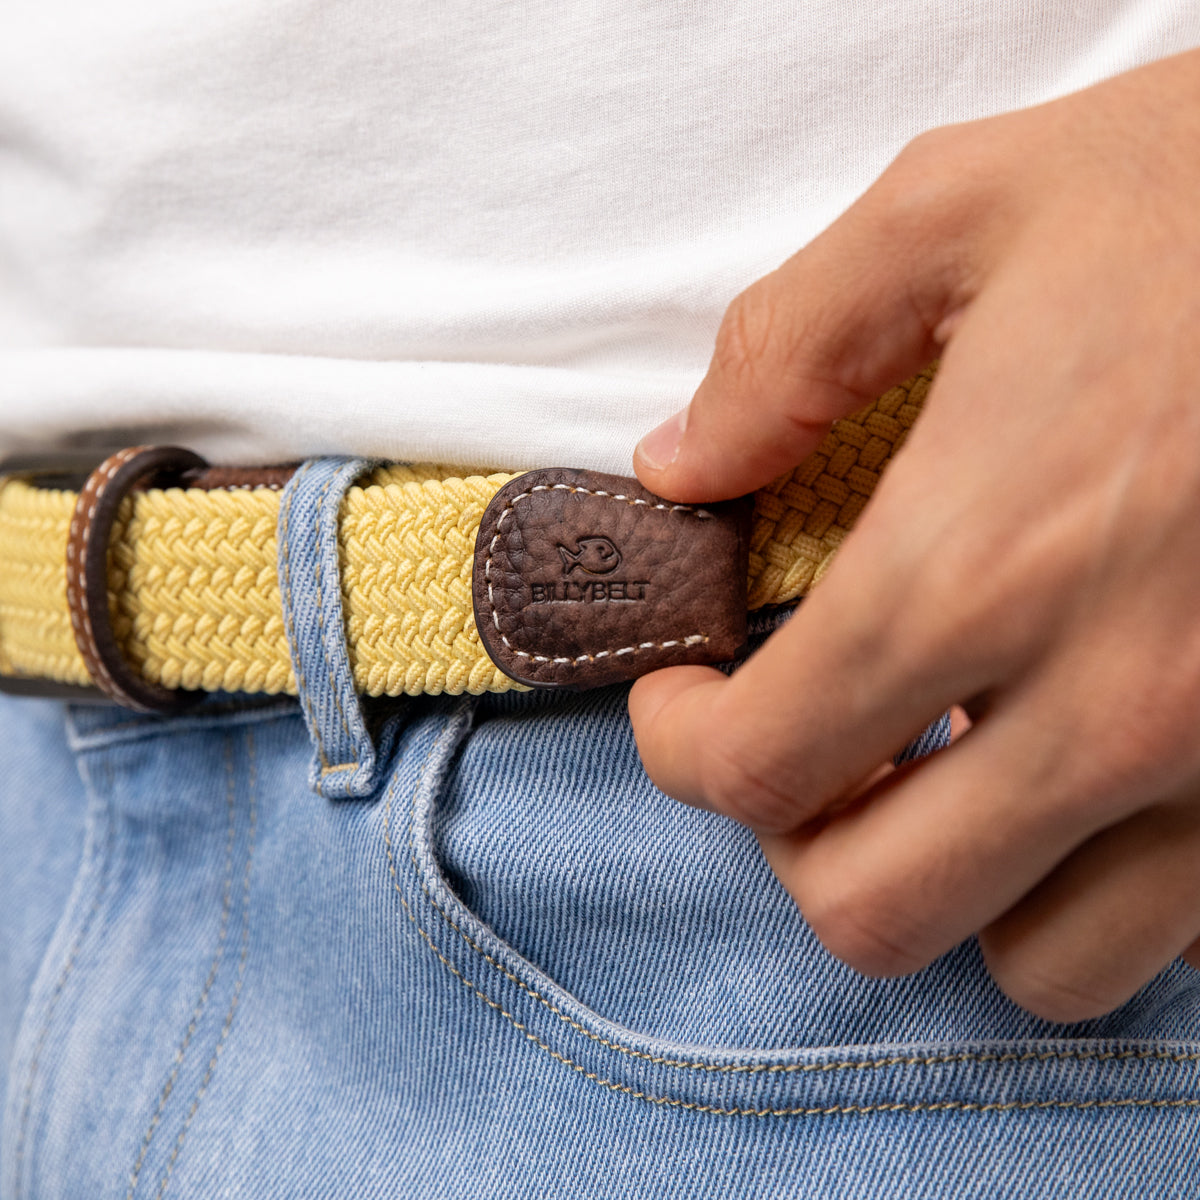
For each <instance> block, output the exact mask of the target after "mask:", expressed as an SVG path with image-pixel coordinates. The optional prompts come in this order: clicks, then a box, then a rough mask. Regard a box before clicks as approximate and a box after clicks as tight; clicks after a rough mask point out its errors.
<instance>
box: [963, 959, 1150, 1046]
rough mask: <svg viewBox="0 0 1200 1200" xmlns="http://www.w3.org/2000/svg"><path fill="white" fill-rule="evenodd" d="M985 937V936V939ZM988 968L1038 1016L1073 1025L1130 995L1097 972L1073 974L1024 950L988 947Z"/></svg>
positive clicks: (1011, 994)
mask: <svg viewBox="0 0 1200 1200" xmlns="http://www.w3.org/2000/svg"><path fill="white" fill-rule="evenodd" d="M981 940H982V939H981ZM986 956H987V964H988V970H989V971H990V972H991V974H992V978H993V979H994V980H995V981H996V984H997V986H998V987H999V988H1000V990H1001V991H1002V992H1003V993H1004V994H1005V995H1006V996H1007V997H1008V998H1009V999H1010V1000H1012V1001H1013V1002H1014V1003H1016V1004H1018V1005H1020V1007H1021V1008H1023V1009H1025V1010H1026V1011H1027V1012H1031V1013H1033V1014H1034V1016H1037V1017H1041V1018H1042V1019H1043V1020H1045V1021H1053V1022H1055V1023H1056V1024H1062V1025H1070V1024H1074V1023H1075V1022H1077V1021H1088V1020H1091V1019H1093V1018H1095V1017H1101V1016H1104V1014H1105V1013H1109V1012H1111V1011H1112V1010H1113V1009H1114V1008H1116V1007H1118V1005H1120V1004H1121V1003H1122V1002H1123V1001H1124V1000H1125V999H1126V998H1127V997H1126V996H1125V995H1124V994H1122V993H1120V992H1117V991H1116V990H1114V988H1113V987H1112V986H1111V984H1107V983H1106V982H1105V981H1103V980H1101V979H1098V978H1096V977H1094V976H1086V975H1078V974H1076V975H1073V974H1072V973H1071V972H1070V971H1068V970H1067V969H1066V968H1064V967H1063V966H1061V965H1058V966H1053V965H1051V964H1049V963H1046V962H1043V961H1042V960H1041V959H1040V958H1037V957H1035V956H1033V955H1031V954H1028V953H1023V952H1021V951H1019V950H1018V951H1007V952H1003V953H998V952H997V951H996V950H995V949H993V948H988V950H987V955H986Z"/></svg>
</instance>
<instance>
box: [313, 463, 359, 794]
mask: <svg viewBox="0 0 1200 1200" xmlns="http://www.w3.org/2000/svg"><path fill="white" fill-rule="evenodd" d="M333 479H334V476H333V475H330V476H329V478H328V479H326V480H325V486H324V487H323V488H321V494H320V496H318V497H317V503H316V513H315V515H314V517H313V532H314V534H315V536H316V550H317V552H316V555H315V556H314V557H315V559H316V577H317V635H318V639H319V641H320V645H321V657H322V658H323V659H324V660H325V678H326V681H327V682H328V684H329V691H330V693H331V694H332V695H333V703H334V705H335V706H336V708H337V711H338V717H339V719H340V720H341V722H342V732H343V733H344V734H345V735H346V740H347V741H348V742H350V743H352V744H353V742H354V739H353V738H352V737H351V736H350V726H349V724H348V723H347V721H346V712H345V709H343V708H342V699H341V696H340V695H339V694H338V685H337V680H336V679H335V678H334V670H333V664H332V663H330V661H329V655H328V654H326V653H325V604H324V601H323V599H322V596H321V509H322V508H323V507H324V504H325V496H326V494H327V493H328V491H329V485H330V484H331V483H333ZM333 544H334V553H335V554H336V553H337V521H336V520H335V521H334V537H333ZM338 587H339V588H340V587H341V584H340V583H339V584H338ZM341 638H342V641H343V643H344V642H345V640H346V631H345V629H343V630H342V632H341ZM357 766H358V758H357V755H356V756H355V758H354V762H353V763H342V764H340V765H339V766H336V767H332V768H328V767H327V768H326V770H334V771H341V770H345V769H346V768H348V767H357ZM321 774H322V775H324V774H325V772H324V771H322V772H321Z"/></svg>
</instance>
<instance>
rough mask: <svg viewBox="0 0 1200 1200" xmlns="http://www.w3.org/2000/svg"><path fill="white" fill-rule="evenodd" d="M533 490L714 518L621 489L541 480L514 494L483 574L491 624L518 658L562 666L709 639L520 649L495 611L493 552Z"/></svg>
mask: <svg viewBox="0 0 1200 1200" xmlns="http://www.w3.org/2000/svg"><path fill="white" fill-rule="evenodd" d="M534 492H574V493H580V494H582V495H584V496H599V497H601V498H603V499H605V500H620V501H623V502H624V503H626V504H629V505H636V504H640V505H642V506H643V507H645V508H654V509H659V510H660V511H662V512H668V513H673V512H685V513H691V514H692V516H694V517H695V518H696V519H697V520H699V521H710V520H712V513H710V512H708V511H707V510H706V509H703V508H693V507H692V506H691V505H689V504H655V503H653V502H652V501H650V500H642V499H640V498H639V497H637V496H626V495H624V494H623V493H620V492H615V493H614V492H605V491H599V490H594V489H592V488H581V487H575V486H573V485H572V484H569V483H539V484H537V485H536V486H534V487H531V488H530V489H529V490H528V491H524V492H522V493H521V494H520V495H519V496H514V497H513V498H512V499H511V500H510V501H509V502H508V503H507V504H506V505H505V506H504V511H503V512H502V513H501V514H500V516H499V518H498V519H497V521H496V532H495V534H494V535H493V537H492V540H491V542H490V543H489V545H488V555H487V559H486V560H485V561H484V564H483V577H484V578H485V579H486V580H487V594H488V605H489V606H490V607H491V610H492V624H493V625H494V626H495V627H496V632H497V633H498V634H499V635H500V640H501V641H502V642H503V643H504V646H505V648H506V649H507V650H508V652H509V653H510V654H513V655H515V656H516V657H517V658H527V659H529V661H530V662H534V663H556V664H558V665H560V666H568V667H575V666H578V665H579V664H580V663H581V662H595V661H596V660H597V659H600V658H607V657H609V655H612V657H614V658H616V657H619V656H620V655H622V654H634V653H636V652H637V651H638V650H669V649H670V648H671V647H672V646H696V645H699V644H700V643H701V642H707V641H708V634H706V633H691V634H688V635H687V636H686V637H682V638H671V639H670V640H669V641H666V642H640V643H638V644H637V645H634V646H622V647H621V648H620V649H619V650H597V651H596V652H595V653H594V654H580V655H578V656H576V657H575V658H570V657H559V658H552V657H550V656H549V655H546V654H531V653H530V652H529V651H528V650H518V649H517V648H516V647H515V646H514V645H513V644H512V642H510V641H509V640H508V638H507V637H506V636H505V634H504V631H503V630H502V629H501V628H500V618H499V617H498V616H497V615H496V600H495V597H494V596H493V594H492V555H493V554H494V553H495V552H496V543H497V542H498V541H499V540H500V534H501V531H502V530H503V527H504V520H505V518H506V517H507V516H508V514H509V513H510V512H512V511H513V509H514V508H515V507H516V506H517V504H518V503H520V501H522V500H524V499H526V498H527V497H529V496H532V495H533V493H534Z"/></svg>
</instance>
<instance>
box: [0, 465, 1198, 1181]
mask: <svg viewBox="0 0 1200 1200" xmlns="http://www.w3.org/2000/svg"><path fill="white" fill-rule="evenodd" d="M350 474H352V471H351V470H350V469H349V468H348V467H346V465H345V464H333V463H317V464H314V465H312V466H311V467H310V468H308V469H307V470H306V471H305V472H304V473H303V474H302V475H301V476H299V477H298V479H297V482H296V483H295V484H294V485H293V492H290V493H289V494H288V495H287V496H285V507H286V504H287V502H288V501H290V513H291V524H290V526H289V528H288V530H287V536H286V537H283V536H281V540H280V545H281V578H283V579H284V582H285V589H284V590H285V595H286V594H289V593H290V614H289V620H290V622H291V629H292V631H293V634H294V644H295V654H296V662H297V666H298V668H299V667H301V666H302V667H303V672H302V675H303V681H304V682H303V694H302V696H301V698H300V701H299V703H297V702H296V701H295V700H266V701H263V700H254V699H249V698H244V697H243V698H237V697H216V698H214V699H212V700H211V701H209V702H208V703H207V704H205V705H204V706H202V707H201V708H200V709H199V710H197V711H194V712H192V713H191V714H188V715H185V716H181V717H176V718H171V719H159V718H154V717H145V716H138V715H134V714H130V713H126V712H122V711H120V710H118V709H115V708H105V707H79V708H75V709H72V710H70V711H65V710H64V709H63V708H62V707H61V706H59V705H57V704H54V703H52V702H49V701H36V700H23V699H5V700H3V702H2V703H0V914H2V915H0V1064H2V1069H3V1071H4V1085H3V1086H4V1088H5V1104H4V1112H3V1126H2V1129H0V1196H2V1197H3V1200H33V1198H36V1200H53V1198H56V1197H86V1198H88V1200H92V1198H99V1197H118V1198H119V1197H128V1196H133V1197H158V1196H164V1195H166V1196H169V1197H211V1196H218V1195H220V1196H246V1197H255V1198H257V1197H295V1196H302V1197H307V1196H322V1197H324V1196H329V1197H372V1198H374V1197H390V1198H396V1197H399V1198H403V1197H422V1198H424V1197H429V1198H434V1197H438V1198H440V1197H493V1196H494V1197H504V1198H506V1200H517V1198H522V1197H535V1196H536V1197H556V1198H557V1197H564V1198H569V1197H622V1196H645V1197H667V1198H671V1197H742V1196H772V1197H774V1196H786V1197H822V1198H825V1197H841V1198H845V1200H877V1198H878V1200H882V1198H884V1197H887V1198H889V1200H891V1198H894V1197H913V1198H923V1197H956V1198H958V1197H987V1198H989V1200H997V1198H999V1200H1004V1198H1009V1197H1012V1198H1016V1197H1021V1198H1022V1200H1027V1198H1030V1197H1035V1198H1042V1197H1046V1198H1049V1197H1053V1198H1055V1200H1066V1198H1071V1197H1089V1198H1096V1197H1100V1198H1105V1197H1148V1198H1154V1200H1159V1198H1163V1197H1180V1198H1182V1197H1188V1198H1192V1200H1194V1198H1195V1197H1197V1196H1200V1039H1198V1037H1197V1034H1198V1031H1200V974H1198V973H1196V972H1194V971H1192V969H1191V968H1189V967H1187V966H1185V965H1184V964H1182V963H1176V964H1175V965H1173V966H1172V967H1170V968H1169V969H1168V970H1166V971H1165V972H1163V974H1161V975H1160V976H1159V977H1158V978H1157V979H1155V980H1154V981H1153V982H1152V983H1151V984H1149V985H1148V986H1147V987H1146V988H1145V989H1143V991H1142V992H1140V993H1139V994H1138V995H1137V996H1136V997H1135V998H1134V999H1133V1000H1132V1001H1130V1002H1129V1003H1128V1004H1127V1005H1125V1006H1124V1007H1123V1008H1122V1009H1120V1010H1119V1011H1118V1012H1115V1013H1113V1014H1111V1015H1109V1016H1107V1017H1105V1018H1103V1019H1101V1020H1097V1021H1092V1022H1088V1023H1087V1024H1085V1025H1078V1026H1072V1027H1062V1026H1052V1025H1048V1024H1046V1023H1045V1022H1043V1021H1040V1020H1037V1019H1035V1018H1033V1017H1032V1016H1030V1015H1028V1014H1027V1013H1025V1012H1023V1011H1022V1010H1020V1009H1019V1008H1017V1007H1016V1006H1015V1005H1014V1004H1012V1003H1010V1002H1009V1001H1008V1000H1007V999H1005V997H1004V996H1003V995H1002V994H1001V993H1000V992H999V991H998V990H997V989H996V987H995V986H994V985H993V984H992V982H991V981H990V979H989V977H988V975H987V972H986V970H985V969H984V966H983V963H982V961H981V958H980V954H979V951H978V948H977V947H976V946H975V944H974V943H970V942H969V943H966V944H964V945H963V946H961V947H959V948H958V949H957V950H955V951H954V952H953V953H951V954H948V955H946V956H945V957H944V958H942V959H940V960H938V961H937V962H936V963H934V964H933V965H932V966H931V967H929V968H928V969H927V970H924V971H922V972H920V973H918V974H916V975H913V976H911V977H908V978H905V979H896V980H870V979H865V978H862V977H860V976H858V975H856V974H855V973H854V972H852V971H851V970H849V969H848V968H846V967H844V966H842V965H841V964H839V963H838V962H837V961H836V960H834V959H833V958H832V957H831V956H830V955H829V954H828V953H826V951H825V950H824V949H823V948H822V947H821V946H820V944H819V943H818V942H817V941H816V939H815V938H814V937H813V935H812V933H811V932H810V931H809V929H808V927H807V926H806V925H805V922H804V920H803V918H802V917H801V915H800V914H799V912H798V911H797V910H796V908H795V906H794V905H793V903H792V902H791V900H790V899H789V898H788V896H787V895H786V893H785V892H784V891H783V890H782V889H781V887H780V886H779V884H778V883H777V882H776V881H775V879H774V877H773V876H772V875H771V873H770V871H769V870H768V869H767V867H766V865H765V863H764V861H763V859H762V857H761V854H760V853H759V851H758V848H757V845H756V843H755V841H754V838H753V837H752V835H751V834H750V833H749V832H747V831H746V830H744V829H742V828H741V827H739V826H737V825H735V824H733V823H731V822H729V821H727V820H725V819H723V818H720V817H716V816H712V815H709V814H705V813H702V812H698V811H696V810H693V809H688V808H684V807H682V806H680V805H678V804H676V803H674V802H673V801H671V800H668V799H667V798H666V797H665V796H663V795H661V794H660V793H658V792H657V791H655V789H654V788H653V787H652V786H651V785H650V784H649V782H648V781H647V780H646V778H645V776H644V775H643V773H642V771H641V768H640V766H639V762H638V757H637V751H636V747H635V745H634V742H633V738H632V735H631V733H630V729H629V724H628V719H627V716H626V713H625V696H626V691H625V689H624V688H621V687H616V688H609V689H604V690H601V691H598V692H593V693H585V694H581V695H569V694H547V693H531V694H514V695H506V696H487V697H481V698H470V697H465V698H451V697H421V698H417V699H402V700H397V701H388V702H384V703H375V704H365V705H362V704H360V702H359V700H358V699H357V698H356V697H355V696H354V694H353V691H352V690H347V687H348V682H349V672H348V664H347V662H346V657H345V647H344V644H343V640H342V639H341V638H340V637H337V636H334V632H335V631H337V630H340V628H341V622H342V615H341V611H340V594H338V592H337V589H336V587H332V586H330V585H329V580H331V579H336V568H337V554H336V545H335V542H334V539H333V537H332V532H331V529H332V526H331V524H330V523H329V522H328V521H325V520H323V519H319V518H322V515H323V514H327V513H328V512H329V511H330V510H329V506H330V505H334V506H336V497H337V495H338V494H339V493H340V489H341V488H342V487H343V486H344V485H345V482H346V480H347V479H348V478H349V476H350ZM283 532H284V531H283V528H282V517H281V535H282V534H283ZM285 555H286V556H289V557H290V565H288V566H285V564H284V563H283V561H282V559H283V558H284V556H285ZM289 570H290V581H289V580H288V579H287V575H288V571H289ZM323 588H324V589H325V590H322V589H323ZM298 674H300V672H299V671H298ZM931 736H932V741H931V742H929V743H927V744H926V746H925V747H924V749H928V748H929V747H930V745H935V744H937V743H938V740H939V738H941V737H943V736H944V732H943V734H935V735H931ZM314 755H315V756H316V758H315V761H316V767H315V774H314V780H315V783H316V784H317V787H318V791H314V790H313V789H312V788H311V787H310V786H309V773H310V766H311V764H312V762H313V760H314ZM347 766H348V767H349V768H350V769H348V770H344V771H341V770H334V768H341V767H347Z"/></svg>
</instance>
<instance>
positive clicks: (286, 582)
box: [280, 459, 358, 775]
mask: <svg viewBox="0 0 1200 1200" xmlns="http://www.w3.org/2000/svg"><path fill="white" fill-rule="evenodd" d="M315 461H316V460H315V459H309V460H308V462H306V463H305V464H304V466H302V467H301V468H300V470H299V471H298V472H297V474H296V475H295V476H294V477H293V479H292V481H291V483H290V485H289V486H288V489H287V491H286V492H285V493H284V497H283V519H282V528H281V530H280V534H281V537H280V540H281V541H282V542H283V590H284V591H285V592H286V593H287V601H286V602H285V603H284V606H283V614H284V617H285V618H286V620H287V630H288V639H289V641H288V645H289V646H290V647H291V648H292V658H293V662H292V669H293V670H294V671H295V673H296V684H297V687H296V690H297V691H298V692H299V693H300V698H301V700H303V701H304V709H305V711H306V712H307V713H308V720H309V727H310V728H311V729H312V735H313V739H314V740H315V741H316V743H317V761H318V762H320V764H321V774H322V775H324V774H325V773H326V772H327V771H342V770H352V769H353V768H355V767H357V766H358V764H357V763H345V764H342V765H340V766H336V767H331V766H330V765H329V759H328V758H327V757H326V756H325V746H324V743H323V742H322V740H321V727H320V725H319V724H318V723H317V714H316V713H315V712H314V711H313V706H312V698H311V697H310V696H309V694H308V684H307V682H306V680H305V677H304V663H303V661H302V660H301V657H300V643H299V640H298V639H297V637H296V624H295V620H294V619H293V617H292V552H291V546H290V544H289V540H288V524H289V522H290V521H291V519H292V498H293V497H294V496H295V494H296V490H297V488H298V487H299V484H300V480H301V479H303V478H304V476H305V475H307V474H308V472H309V471H310V470H311V469H312V467H313V464H314V462H315ZM318 594H319V593H318ZM322 652H323V648H322Z"/></svg>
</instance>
